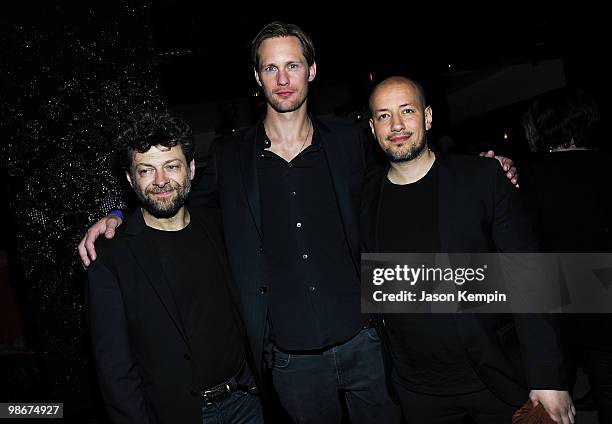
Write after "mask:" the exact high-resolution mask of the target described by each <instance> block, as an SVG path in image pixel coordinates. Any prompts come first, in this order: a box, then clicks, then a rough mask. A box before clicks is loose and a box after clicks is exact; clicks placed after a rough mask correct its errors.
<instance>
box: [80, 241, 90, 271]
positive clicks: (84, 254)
mask: <svg viewBox="0 0 612 424" xmlns="http://www.w3.org/2000/svg"><path fill="white" fill-rule="evenodd" d="M86 239H87V236H85V237H83V238H82V239H81V242H80V243H79V246H78V247H77V250H78V252H79V258H80V259H81V262H82V263H83V267H85V269H87V267H88V266H89V265H90V263H91V262H89V257H88V256H87V249H85V240H86Z"/></svg>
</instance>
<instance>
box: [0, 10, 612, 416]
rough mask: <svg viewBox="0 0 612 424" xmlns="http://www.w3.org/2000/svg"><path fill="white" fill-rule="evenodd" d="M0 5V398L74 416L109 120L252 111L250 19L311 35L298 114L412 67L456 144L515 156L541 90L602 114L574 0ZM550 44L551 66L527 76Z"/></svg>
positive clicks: (598, 71)
mask: <svg viewBox="0 0 612 424" xmlns="http://www.w3.org/2000/svg"><path fill="white" fill-rule="evenodd" d="M83 3H85V2H83ZM11 6H12V8H11V10H10V11H9V10H8V9H5V10H3V13H2V17H0V24H1V27H0V28H1V34H0V35H1V39H0V47H1V50H0V51H1V52H2V56H3V59H2V68H1V71H2V72H1V73H0V90H1V91H0V118H1V119H0V136H1V139H0V154H1V156H0V177H1V178H0V186H1V187H0V188H1V190H0V193H1V196H0V199H1V210H2V215H1V216H2V225H1V226H2V230H1V239H0V240H1V245H0V248H2V249H3V250H5V251H6V252H7V255H8V268H9V274H8V275H9V278H8V280H9V281H8V282H4V284H5V285H7V283H8V284H10V287H11V288H12V289H13V290H14V292H15V293H16V296H17V297H16V299H17V304H18V306H19V314H20V317H21V320H22V322H23V324H24V331H23V332H24V336H25V340H26V345H25V347H21V348H19V349H13V348H10V349H8V348H7V349H6V351H5V353H3V354H2V355H0V402H3V401H4V402H6V401H16V400H20V401H28V400H29V401H32V400H41V401H52V400H55V401H63V402H64V403H65V408H66V414H67V416H69V417H72V419H73V420H75V421H77V422H94V421H95V420H96V419H98V418H97V417H99V416H102V412H100V408H99V402H98V394H97V389H96V381H95V375H94V372H93V370H92V369H91V367H90V366H89V363H90V362H89V348H88V341H87V339H86V325H85V322H84V312H85V311H84V306H83V287H84V285H83V279H84V271H83V270H82V268H81V267H80V265H79V262H78V261H77V259H76V254H75V248H76V245H77V243H78V241H79V240H80V238H81V236H82V234H83V233H84V231H85V230H86V228H87V227H88V226H89V225H90V224H91V223H92V222H94V221H95V220H96V219H97V218H99V217H100V216H102V215H104V214H105V213H106V212H108V211H109V210H110V209H112V208H114V207H117V206H123V205H124V201H125V199H126V197H127V196H126V192H125V185H124V184H122V183H121V182H120V181H122V179H121V177H120V174H119V172H118V169H117V168H116V166H115V163H114V161H113V155H112V150H113V140H114V138H115V135H116V134H117V130H118V128H119V125H120V123H121V120H122V119H123V117H124V116H125V115H126V114H129V113H130V112H132V111H133V110H134V109H137V108H141V107H159V106H167V107H169V108H170V109H171V110H173V111H174V112H175V113H176V114H178V115H180V116H182V117H184V118H185V119H186V120H187V121H188V122H189V123H190V124H191V126H192V128H193V129H194V133H195V136H196V141H197V142H198V148H199V155H200V157H201V158H203V157H204V156H205V152H206V149H207V146H208V144H209V143H210V141H211V140H212V138H214V136H216V135H219V134H222V133H226V132H229V131H232V130H235V129H238V128H240V127H243V126H246V125H250V124H251V123H253V121H254V120H255V119H257V117H258V116H259V114H260V113H261V111H262V110H263V103H262V99H261V96H256V94H257V93H258V88H257V86H256V84H255V82H254V79H253V72H252V69H251V65H250V59H249V44H250V41H251V39H252V38H253V36H254V35H255V34H256V33H257V31H258V30H259V29H260V28H261V27H262V26H263V25H265V24H266V23H268V22H270V21H272V20H275V19H280V20H284V21H287V22H292V23H296V24H298V25H299V26H301V27H302V28H303V29H304V30H306V31H307V32H308V33H309V34H310V35H311V36H312V38H313V40H314V42H315V46H316V49H317V71H318V73H317V77H316V80H315V81H314V83H313V84H312V85H311V97H310V100H309V106H310V107H311V110H312V111H313V112H314V113H315V114H321V115H335V116H338V117H342V118H346V119H350V120H353V121H355V122H357V123H358V124H361V125H363V126H364V128H365V126H366V125H367V111H366V107H367V96H368V94H369V90H370V89H371V87H372V86H373V84H374V83H376V82H378V81H380V80H381V79H382V78H384V77H386V76H389V75H393V74H402V75H406V76H411V77H414V78H416V79H418V80H420V81H421V82H422V83H424V85H425V87H426V91H427V97H428V101H429V103H430V104H431V105H432V106H433V110H434V128H433V130H432V134H431V140H432V141H435V139H436V138H437V137H439V136H441V135H449V136H450V137H452V138H453V139H454V141H455V143H456V144H457V145H458V146H459V147H460V149H461V150H464V151H467V152H475V151H480V150H483V149H486V148H489V147H492V148H494V149H495V150H496V151H497V152H501V153H505V154H509V155H511V156H512V157H513V159H515V161H516V162H517V163H519V164H520V161H521V158H522V156H523V155H524V154H525V152H526V145H525V142H524V137H523V134H522V131H521V126H520V120H521V116H522V114H523V113H524V112H525V111H526V109H527V108H528V107H529V105H530V104H531V102H532V101H533V99H534V98H535V97H536V96H537V95H539V94H541V93H542V92H544V91H546V90H547V89H549V88H550V89H552V88H554V86H559V85H564V84H569V85H576V86H579V87H581V88H583V89H585V90H586V91H588V92H590V93H591V94H592V95H593V96H594V97H595V99H596V100H597V101H598V104H599V106H600V108H601V110H602V122H603V123H605V122H608V121H607V119H608V116H609V109H610V108H609V103H608V95H607V94H608V92H609V90H608V88H607V82H608V78H607V76H608V73H609V65H607V62H608V61H607V58H606V56H607V55H608V51H609V48H606V44H607V42H606V40H607V38H608V37H605V38H604V34H605V33H606V29H607V25H608V24H607V23H606V22H604V14H603V12H602V11H601V10H593V9H587V5H586V4H585V5H582V4H577V5H576V4H574V5H573V7H572V8H571V9H570V8H567V9H564V8H559V7H556V8H554V9H553V8H549V9H547V8H545V7H542V8H540V9H535V8H534V6H533V5H529V7H527V6H521V5H519V4H515V3H508V4H490V5H488V6H487V7H480V8H474V10H467V9H464V8H461V9H460V8H448V7H447V6H442V4H437V5H436V4H433V3H429V4H428V5H426V6H427V7H426V8H422V9H416V8H411V7H409V6H410V3H405V4H404V3H397V4H393V3H392V4H389V3H381V2H371V3H370V4H364V5H363V6H362V7H358V6H356V5H355V4H349V5H340V4H335V5H334V9H335V10H336V11H335V12H331V11H330V10H328V7H326V6H329V5H316V4H310V3H304V4H301V5H300V9H301V10H299V9H298V8H297V7H295V6H294V7H289V6H288V5H287V4H285V3H279V4H276V5H274V10H273V11H270V12H268V11H265V10H262V8H261V7H243V6H239V5H238V4H237V3H236V4H234V3H232V4H226V5H219V4H215V5H214V10H213V7H212V6H211V5H210V4H209V3H207V2H184V1H169V0H157V1H154V0H150V1H122V2H104V3H103V2H98V3H97V4H95V6H90V5H86V4H81V3H74V4H69V3H66V2H58V1H47V2H28V1H25V2H20V3H19V4H13V5H11ZM581 7H584V9H585V10H580V8H581ZM550 60H552V61H555V62H554V63H555V65H554V66H553V68H554V69H553V71H546V72H543V73H541V74H539V76H537V77H533V76H530V75H531V74H530V70H533V69H535V68H538V67H539V66H540V65H542V64H545V63H548V61H550ZM520 69H522V70H523V71H520ZM500 76H501V77H500ZM559 76H561V80H560V81H561V82H558V81H559ZM555 81H557V82H556V83H555ZM555 84H556V85H555ZM526 87H530V88H528V89H527V88H526ZM538 87H539V88H540V89H538ZM457 93H462V94H461V96H460V97H459V100H460V106H461V105H464V104H465V105H469V108H468V109H469V110H468V112H467V113H464V112H465V111H464V112H462V113H463V115H462V114H461V113H459V112H461V110H459V112H458V109H457V104H456V103H453V101H451V100H449V99H452V98H453V95H457ZM483 93H484V94H486V96H485V95H483ZM504 134H506V136H507V138H504V137H503V136H504ZM4 300H5V301H7V299H4ZM1 301H2V299H0V302H1ZM7 310H8V309H7V308H4V311H5V312H6V311H7ZM1 311H2V306H0V322H2V320H3V319H5V320H6V318H3V317H2V312H1ZM1 328H2V326H0V329H1ZM0 336H1V334H0ZM0 341H1V342H2V343H5V342H7V343H9V342H10V340H3V339H0ZM3 346H4V345H3ZM7 346H10V345H9V344H7Z"/></svg>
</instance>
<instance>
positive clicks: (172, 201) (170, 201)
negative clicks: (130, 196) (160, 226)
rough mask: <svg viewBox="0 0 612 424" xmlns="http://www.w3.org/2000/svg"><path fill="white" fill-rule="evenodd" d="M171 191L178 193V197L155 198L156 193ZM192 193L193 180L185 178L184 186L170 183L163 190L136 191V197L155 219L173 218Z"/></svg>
mask: <svg viewBox="0 0 612 424" xmlns="http://www.w3.org/2000/svg"><path fill="white" fill-rule="evenodd" d="M169 189H171V190H174V191H175V192H176V196H174V198H158V199H155V198H154V197H152V196H153V194H154V193H160V192H164V191H168V190H169ZM190 191H191V180H190V179H189V177H187V178H185V181H183V184H182V185H181V184H179V183H176V182H173V183H169V184H167V185H166V186H164V187H163V188H159V187H155V188H154V189H149V190H147V191H146V192H143V191H141V190H134V192H135V193H136V197H137V198H138V201H139V203H140V206H142V207H143V208H144V209H145V210H146V211H147V212H149V213H150V214H151V215H153V216H154V217H155V218H171V217H173V216H174V215H176V213H177V212H178V211H179V209H181V208H182V207H183V205H184V204H185V201H186V200H187V197H188V196H189V192H190Z"/></svg>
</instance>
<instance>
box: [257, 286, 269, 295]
mask: <svg viewBox="0 0 612 424" xmlns="http://www.w3.org/2000/svg"><path fill="white" fill-rule="evenodd" d="M267 291H268V287H266V286H261V287H260V288H259V292H260V293H261V294H265V293H266V292H267Z"/></svg>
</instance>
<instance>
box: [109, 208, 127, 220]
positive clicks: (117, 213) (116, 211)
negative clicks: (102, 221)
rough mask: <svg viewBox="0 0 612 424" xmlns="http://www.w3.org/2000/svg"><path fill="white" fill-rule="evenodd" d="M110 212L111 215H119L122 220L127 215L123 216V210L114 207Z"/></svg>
mask: <svg viewBox="0 0 612 424" xmlns="http://www.w3.org/2000/svg"><path fill="white" fill-rule="evenodd" d="M108 214H109V215H115V216H116V217H118V218H119V219H120V220H122V221H123V220H124V219H125V216H123V212H121V211H120V210H119V209H113V210H112V211H110V212H109V213H108Z"/></svg>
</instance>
